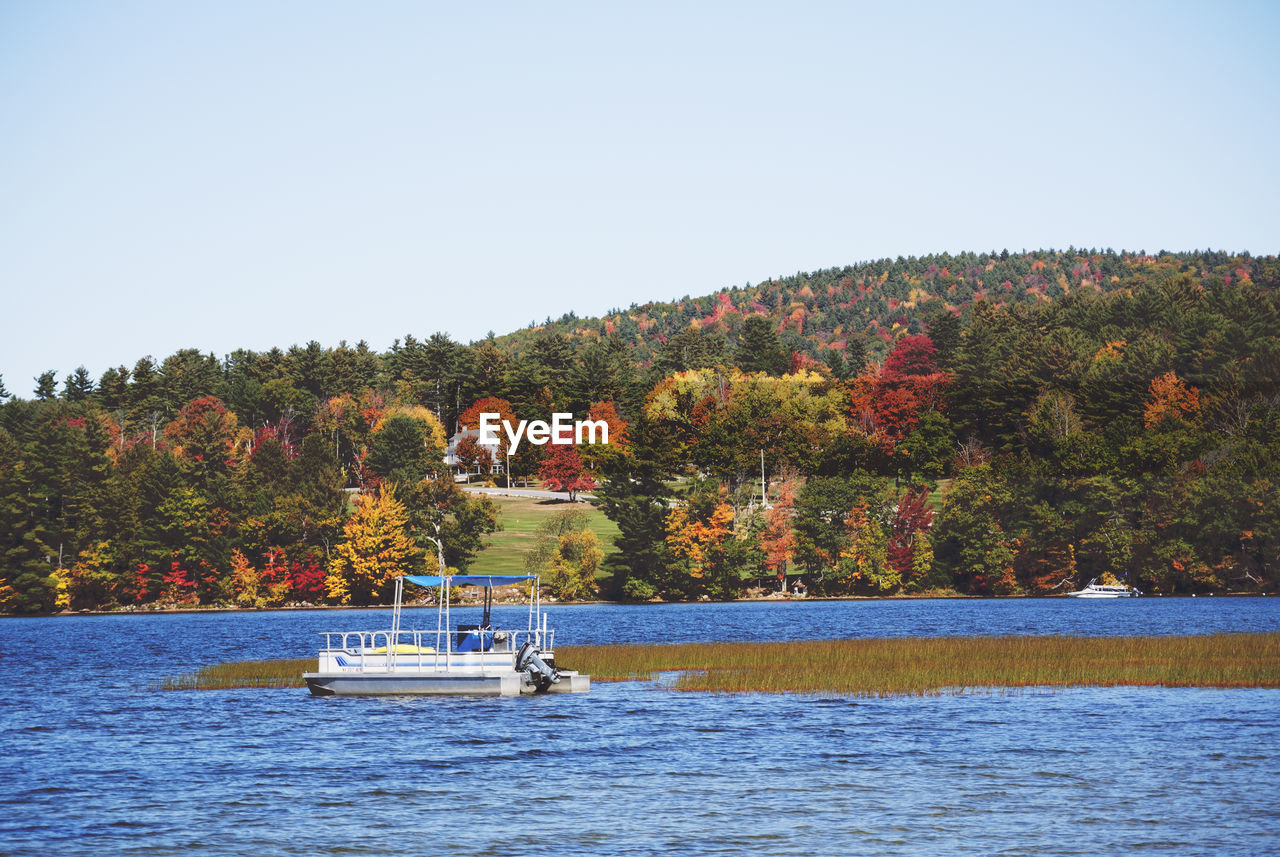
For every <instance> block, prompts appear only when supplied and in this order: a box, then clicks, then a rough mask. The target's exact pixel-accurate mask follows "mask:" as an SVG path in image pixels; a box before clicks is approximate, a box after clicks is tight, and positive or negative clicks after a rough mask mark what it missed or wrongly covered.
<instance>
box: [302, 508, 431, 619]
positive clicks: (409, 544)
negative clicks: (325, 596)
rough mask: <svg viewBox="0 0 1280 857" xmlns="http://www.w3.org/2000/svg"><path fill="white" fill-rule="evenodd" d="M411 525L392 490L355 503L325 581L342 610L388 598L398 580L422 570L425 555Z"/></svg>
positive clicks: (331, 595)
mask: <svg viewBox="0 0 1280 857" xmlns="http://www.w3.org/2000/svg"><path fill="white" fill-rule="evenodd" d="M408 524H409V513H408V510H407V509H405V506H404V504H403V503H401V502H400V501H399V500H398V499H396V496H395V490H394V489H393V488H392V487H391V486H389V485H385V486H383V489H382V490H381V491H379V492H378V493H377V494H364V495H361V496H359V497H357V498H356V501H355V511H353V512H352V514H351V517H350V518H348V519H347V523H346V525H345V526H344V527H343V536H344V538H343V541H342V543H341V544H339V545H338V546H337V548H336V549H335V550H334V554H333V560H332V561H331V562H330V564H329V574H328V576H327V577H326V578H325V586H326V588H327V589H328V592H329V597H330V598H331V599H333V600H334V601H337V602H338V603H339V604H369V603H370V602H372V601H373V600H375V599H378V598H382V597H384V596H386V595H388V594H389V593H390V591H391V584H392V581H393V580H394V579H395V578H396V577H397V576H399V575H402V574H411V573H413V572H414V571H417V570H419V569H421V567H422V551H421V550H420V549H419V548H418V546H417V544H416V543H415V542H414V540H413V539H412V538H410V536H409V532H408Z"/></svg>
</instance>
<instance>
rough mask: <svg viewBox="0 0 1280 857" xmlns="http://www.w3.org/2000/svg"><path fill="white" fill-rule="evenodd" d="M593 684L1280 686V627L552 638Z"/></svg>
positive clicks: (251, 683) (232, 669)
mask: <svg viewBox="0 0 1280 857" xmlns="http://www.w3.org/2000/svg"><path fill="white" fill-rule="evenodd" d="M556 662H557V664H558V665H559V666H561V667H562V668H570V669H575V670H577V671H579V672H581V673H586V674H588V675H590V676H591V678H592V680H593V681H627V680H634V679H639V680H650V679H653V678H654V677H656V676H658V675H660V674H662V673H674V674H676V676H675V678H674V681H673V682H672V683H670V684H669V685H668V686H669V687H672V688H674V689H676V690H693V691H705V692H711V693H725V694H737V693H796V694H811V695H817V696H894V695H927V694H936V693H962V692H964V691H966V690H980V689H990V688H1026V687H1088V686H1093V687H1114V686H1121V685H1130V686H1143V685H1150V686H1164V687H1280V633H1273V634H1212V635H1206V636H1189V637H905V638H891V639H869V640H813V641H804V642H787V643H746V642H740V643H680V644H671V645H631V646H562V647H560V648H559V649H558V650H557V651H556ZM315 667H316V661H315V659H313V658H300V659H295V660H280V661H242V662H238V663H226V664H215V665H213V666H208V667H203V668H202V669H200V670H199V671H198V672H195V673H188V674H186V675H182V676H178V677H177V678H170V679H166V680H165V681H164V683H163V684H162V688H163V689H164V690H217V689H226V688H239V687H302V686H303V684H304V682H303V680H302V673H303V672H304V671H307V670H313V669H315Z"/></svg>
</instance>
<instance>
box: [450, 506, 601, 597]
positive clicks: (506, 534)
mask: <svg viewBox="0 0 1280 857" xmlns="http://www.w3.org/2000/svg"><path fill="white" fill-rule="evenodd" d="M489 499H491V500H493V502H495V503H497V504H498V508H499V509H501V510H502V516H501V517H500V518H499V520H500V521H501V522H502V530H500V531H499V532H496V533H494V534H493V535H491V536H489V537H488V542H489V546H488V547H487V548H485V549H484V550H483V551H481V552H480V553H479V555H477V556H476V560H475V562H474V563H472V564H471V568H470V569H468V570H469V571H472V572H475V573H484V572H488V573H492V574H523V573H524V558H525V555H526V554H528V553H529V552H530V551H531V550H532V549H533V546H534V544H535V543H536V542H537V535H536V530H537V529H538V525H539V524H541V523H542V522H543V521H545V520H546V519H547V518H549V517H551V516H552V515H554V514H555V513H556V512H560V511H563V510H565V509H570V508H575V507H576V508H578V509H581V510H583V511H585V512H586V513H587V522H588V524H587V525H588V527H589V528H590V530H591V531H592V532H593V533H595V534H596V538H598V539H599V540H600V549H601V550H603V551H604V555H605V556H606V557H608V556H609V555H610V554H614V553H617V552H618V549H617V548H616V547H614V544H613V537H614V536H616V535H617V534H618V526H617V524H615V523H614V522H613V521H610V520H609V519H608V518H606V517H605V516H604V512H602V511H600V510H599V509H597V508H596V507H594V506H592V505H591V504H589V503H572V504H571V503H567V502H565V501H562V500H540V499H535V498H532V497H503V496H501V495H490V497H489ZM598 579H600V580H602V581H603V580H604V579H605V576H604V575H601V576H598Z"/></svg>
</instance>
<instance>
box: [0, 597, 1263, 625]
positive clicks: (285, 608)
mask: <svg viewBox="0 0 1280 857" xmlns="http://www.w3.org/2000/svg"><path fill="white" fill-rule="evenodd" d="M1270 596H1271V593H1269V592H1206V593H1205V594H1203V595H1199V594H1195V593H1193V594H1190V595H1164V594H1162V593H1156V594H1153V595H1143V596H1141V597H1142V598H1267V597H1270ZM1066 597H1067V595H1066V594H1065V593H1062V594H1057V595H962V594H959V593H946V594H944V593H918V594H911V595H838V596H837V595H824V596H818V595H804V596H799V597H796V596H793V595H785V596H784V595H778V596H772V597H771V596H763V597H755V598H733V599H728V600H711V599H707V600H693V601H608V600H598V601H551V600H546V601H544V603H545V604H546V605H547V606H552V607H581V606H585V605H591V604H601V605H610V606H617V607H629V606H648V607H666V606H673V605H679V604H795V603H802V602H806V601H822V602H828V601H931V600H938V601H1027V600H1041V599H1043V600H1046V601H1047V600H1057V599H1063V598H1066ZM523 603H525V602H522V601H517V600H505V599H504V600H498V599H495V600H494V604H496V605H507V606H512V605H519V604H523ZM435 606H436V605H435V604H431V603H423V604H406V605H405V607H406V608H424V607H435ZM454 606H455V607H471V606H477V607H478V606H479V603H478V602H477V603H476V604H475V605H472V604H470V603H462V604H457V605H454ZM391 607H392V605H391V604H364V605H355V604H306V603H303V604H286V605H281V606H279V607H232V606H219V605H212V604H211V605H207V606H201V607H155V606H152V605H136V606H134V605H129V606H126V607H120V608H117V609H114V610H61V611H59V612H57V613H0V619H40V618H43V619H57V618H69V617H75V616H152V615H170V614H177V613H279V612H290V611H299V612H300V611H309V610H390V609H391Z"/></svg>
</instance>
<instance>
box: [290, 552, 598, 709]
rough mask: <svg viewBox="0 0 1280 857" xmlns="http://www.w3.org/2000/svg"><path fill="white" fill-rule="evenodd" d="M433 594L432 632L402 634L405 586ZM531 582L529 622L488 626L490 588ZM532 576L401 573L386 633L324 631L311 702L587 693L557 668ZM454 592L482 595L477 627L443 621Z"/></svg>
mask: <svg viewBox="0 0 1280 857" xmlns="http://www.w3.org/2000/svg"><path fill="white" fill-rule="evenodd" d="M406 580H407V581H409V582H410V583H414V584H417V585H418V586H423V587H430V588H433V589H434V588H437V587H438V588H439V593H440V600H439V607H438V608H437V612H436V627H435V629H434V630H429V631H418V630H413V631H407V630H404V629H402V628H401V627H400V606H401V602H402V600H403V597H404V583H405V581H406ZM522 583H528V584H530V595H529V618H528V623H527V625H526V627H524V628H522V629H499V628H493V627H490V624H489V616H490V607H491V605H492V603H493V587H495V586H505V585H511V584H522ZM538 583H539V581H538V578H537V576H535V575H499V574H455V575H449V576H443V577H441V576H436V575H405V576H404V577H398V578H396V584H395V585H396V589H395V607H394V609H393V610H392V612H391V627H390V628H389V629H387V630H384V631H330V632H327V633H322V634H321V636H323V637H324V638H325V644H324V648H323V649H321V650H320V656H319V663H318V664H317V669H316V671H315V672H309V673H304V674H303V678H305V679H306V682H307V687H309V688H310V689H311V692H312V693H313V694H315V695H316V696H335V695H336V696H354V695H364V696H370V695H377V696H393V695H394V696H398V695H424V694H425V695H456V694H461V695H474V696H517V695H519V694H522V693H585V692H587V691H588V690H589V689H590V688H591V678H590V676H585V675H579V674H578V673H576V672H573V671H571V670H562V669H557V668H556V662H555V650H554V648H553V646H554V638H555V632H554V631H553V630H551V629H550V628H549V627H547V617H546V614H545V613H542V612H540V610H539V607H540V606H541V599H540V597H539V588H538ZM456 586H479V587H483V589H484V618H483V620H482V621H481V623H480V624H479V625H458V626H457V628H456V630H455V629H454V627H453V625H452V623H451V621H450V618H449V591H450V590H451V589H452V588H454V587H456Z"/></svg>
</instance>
